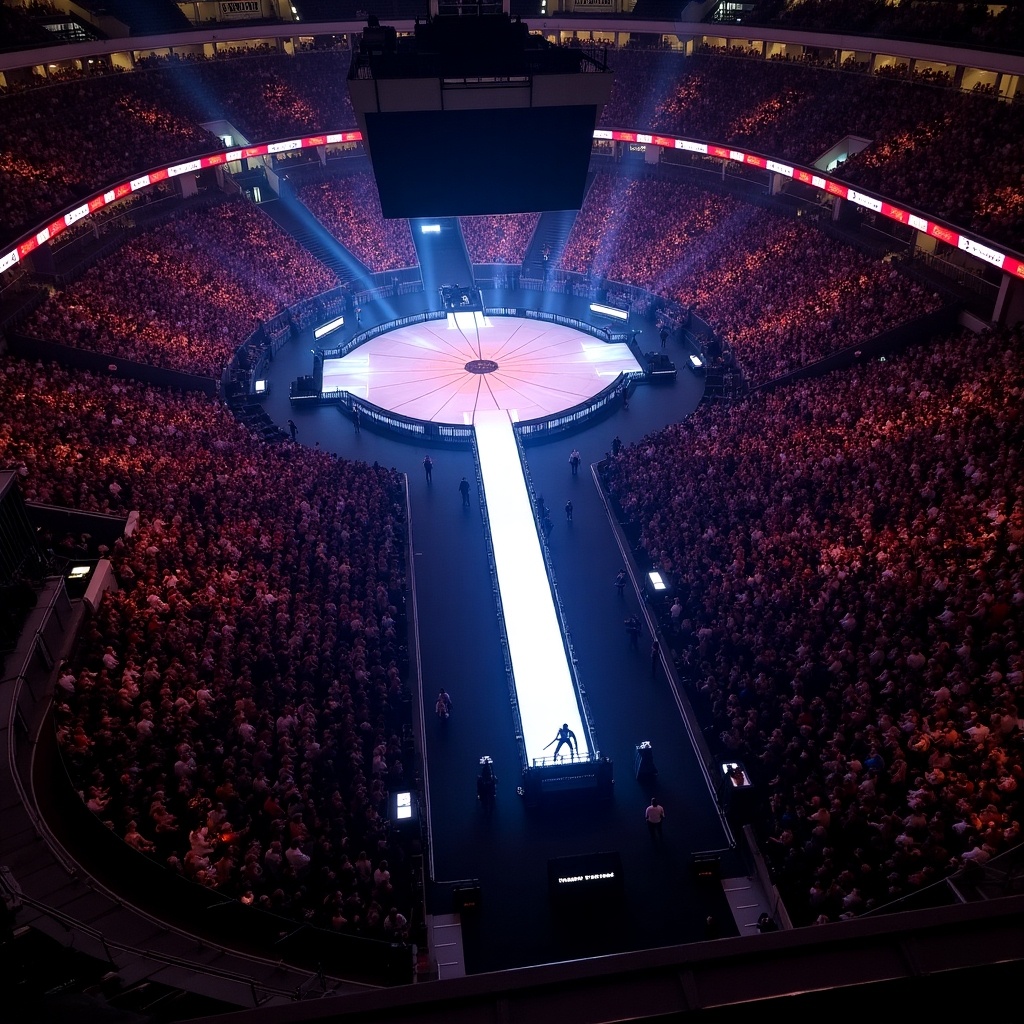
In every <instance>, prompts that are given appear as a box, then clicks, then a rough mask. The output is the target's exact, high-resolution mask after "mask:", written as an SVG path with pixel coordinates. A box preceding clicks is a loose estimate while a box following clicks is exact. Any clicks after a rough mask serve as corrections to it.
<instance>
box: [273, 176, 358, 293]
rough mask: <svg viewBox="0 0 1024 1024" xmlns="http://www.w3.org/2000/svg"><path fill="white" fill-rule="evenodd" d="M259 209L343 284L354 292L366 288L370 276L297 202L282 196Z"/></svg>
mask: <svg viewBox="0 0 1024 1024" xmlns="http://www.w3.org/2000/svg"><path fill="white" fill-rule="evenodd" d="M260 209H261V210H262V211H263V212H264V213H265V214H266V215H267V216H268V217H270V218H271V219H272V220H274V221H275V222H276V223H277V224H278V226H279V227H281V228H283V229H284V230H285V231H287V232H288V234H289V235H291V236H292V238H294V239H295V240H296V241H297V242H298V243H299V245H301V246H302V247H303V248H305V249H307V250H308V251H309V252H310V253H312V254H313V255H314V256H315V257H316V258H317V259H318V260H319V261H320V262H321V263H323V264H324V266H325V267H328V268H330V269H331V270H332V271H333V272H334V274H335V275H336V276H337V278H338V280H339V281H341V282H342V284H347V285H349V286H351V288H352V289H353V291H356V290H358V289H360V288H369V287H371V286H372V284H373V274H372V273H371V272H370V270H369V268H368V267H367V266H366V265H365V264H364V263H362V262H361V261H360V260H358V259H356V257H355V256H353V255H352V253H351V252H349V251H348V249H346V248H345V246H343V245H342V244H341V242H339V241H338V240H337V239H336V238H335V237H334V236H333V235H332V234H331V233H330V232H329V231H328V230H327V228H325V227H324V226H323V224H321V223H320V221H318V220H317V219H316V217H314V216H313V214H312V213H310V211H309V210H308V209H307V208H306V207H305V206H303V205H302V204H301V203H300V202H299V201H298V200H296V199H294V198H291V197H288V196H285V197H284V198H282V199H271V200H268V201H267V202H264V203H260Z"/></svg>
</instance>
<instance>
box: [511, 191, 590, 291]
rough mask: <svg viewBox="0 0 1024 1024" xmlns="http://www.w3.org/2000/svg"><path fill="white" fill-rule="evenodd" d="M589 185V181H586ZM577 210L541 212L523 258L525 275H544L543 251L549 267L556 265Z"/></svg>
mask: <svg viewBox="0 0 1024 1024" xmlns="http://www.w3.org/2000/svg"><path fill="white" fill-rule="evenodd" d="M588 187H589V183H588ZM578 213H579V210H554V211H552V212H550V213H543V214H541V218H540V221H539V222H538V224H537V230H536V231H534V233H533V239H532V241H531V242H530V248H529V249H527V251H526V258H525V259H524V260H523V275H524V276H525V277H533V278H538V277H543V276H544V264H545V260H544V252H545V250H546V251H547V253H548V259H547V264H548V266H550V267H554V266H557V264H558V261H559V260H560V259H561V258H562V252H563V250H564V249H565V243H566V242H567V241H568V240H569V232H570V231H571V230H572V226H573V224H575V223H576V215H577V214H578Z"/></svg>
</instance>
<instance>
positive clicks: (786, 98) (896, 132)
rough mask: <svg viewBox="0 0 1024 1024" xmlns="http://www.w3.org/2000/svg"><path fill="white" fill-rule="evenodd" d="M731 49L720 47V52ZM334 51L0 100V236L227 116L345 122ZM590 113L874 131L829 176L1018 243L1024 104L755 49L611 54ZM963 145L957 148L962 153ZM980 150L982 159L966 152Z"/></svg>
mask: <svg viewBox="0 0 1024 1024" xmlns="http://www.w3.org/2000/svg"><path fill="white" fill-rule="evenodd" d="M732 52H733V51H730V53H732ZM349 59H350V54H349V51H348V50H346V49H339V50H322V51H320V50H317V51H310V52H302V53H299V54H296V55H295V56H288V55H286V54H283V53H276V52H275V53H254V54H248V55H245V56H235V57H234V58H233V59H224V58H223V55H220V56H218V57H216V58H211V59H203V60H200V59H187V58H151V59H148V64H151V65H152V66H151V67H147V68H145V69H143V70H140V71H136V72H134V73H132V74H118V75H109V76H107V77H103V78H92V77H88V76H87V71H88V68H84V69H83V70H82V72H81V74H82V77H81V78H79V79H76V80H74V81H69V82H67V83H65V84H63V85H57V86H50V87H48V88H43V89H37V90H33V91H30V92H27V93H19V94H16V95H10V96H5V97H0V107H2V112H3V117H2V118H0V196H2V199H0V233H3V234H4V235H9V234H13V233H14V232H15V231H16V230H19V229H22V228H27V227H31V226H33V225H34V223H35V222H36V221H37V219H38V218H40V217H42V216H45V215H46V214H49V213H52V212H53V211H54V209H55V208H57V207H60V206H62V205H64V204H66V203H68V202H70V201H71V200H73V199H75V198H79V197H81V196H82V195H83V194H84V193H85V192H86V191H87V190H89V189H91V188H94V187H98V185H99V184H107V183H110V182H113V181H114V180H118V179H123V178H125V177H126V176H129V175H130V174H131V173H132V172H135V171H139V170H143V169H146V168H148V167H150V166H153V165H155V164H158V163H160V162H162V161H164V160H165V159H166V160H172V159H179V158H183V157H185V156H188V155H191V154H194V153H196V152H199V151H201V150H206V149H210V148H215V147H216V145H217V142H216V140H214V139H212V138H211V137H210V136H209V135H208V134H207V133H206V132H204V131H203V130H201V129H200V128H198V127H197V126H198V125H199V124H201V123H206V122H209V121H213V120H217V119H224V120H227V121H229V122H230V123H231V124H233V125H234V126H235V127H236V128H237V129H238V130H239V131H240V132H242V133H243V134H244V135H245V136H246V137H247V138H251V139H267V138H274V137H282V136H288V135H292V134H296V133H299V132H303V131H314V130H315V131H322V130H333V129H346V128H353V127H355V116H354V113H353V111H352V107H351V103H350V101H349V98H348V90H347V86H346V75H347V72H348V66H349ZM610 63H611V65H612V68H613V70H614V71H615V82H614V86H613V90H612V97H611V100H610V102H609V103H608V104H607V105H606V107H605V109H604V111H603V112H602V114H601V117H600V123H601V124H602V125H604V126H608V127H620V128H650V129H654V130H659V131H666V132H673V133H679V134H685V135H690V136H695V137H698V138H707V139H710V140H716V141H722V142H730V143H735V144H737V145H744V146H749V147H751V148H753V149H757V150H760V151H763V152H766V153H769V154H771V155H774V156H780V157H784V158H790V159H793V160H797V161H800V162H804V163H810V162H813V161H814V160H816V159H817V158H818V157H819V156H820V155H821V154H822V153H823V152H825V151H826V150H827V149H828V148H829V147H830V146H832V145H834V144H835V143H836V142H838V141H840V140H841V139H843V138H844V137H845V136H846V135H848V134H853V135H858V136H863V137H866V138H869V139H871V140H872V144H871V145H870V146H868V148H867V149H866V150H864V151H863V152H862V153H861V154H859V155H858V156H856V157H854V158H852V159H850V160H849V161H847V162H846V163H845V164H843V165H841V166H840V167H839V168H838V170H837V171H836V172H835V173H837V174H838V175H839V176H840V177H844V178H846V179H848V180H850V181H851V182H853V183H856V184H860V185H863V186H865V187H868V188H873V189H877V190H878V191H880V192H882V193H884V194H886V195H888V196H890V197H891V198H894V199H896V200H899V201H902V202H904V203H907V204H908V205H910V206H913V207H915V208H918V209H922V210H925V211H927V212H930V213H933V214H934V215H935V216H938V217H941V218H944V219H947V220H950V221H952V222H953V223H955V224H960V225H962V226H965V227H970V228H972V229H974V230H976V231H979V232H981V233H982V234H987V235H990V236H991V237H993V238H996V239H998V240H1002V241H1006V242H1007V243H1008V244H1011V245H1014V244H1016V245H1017V246H1018V247H1019V246H1020V244H1021V242H1020V239H1021V236H1022V233H1024V184H1022V182H1021V179H1020V172H1019V169H1020V166H1021V165H1022V163H1024V141H1021V140H1024V104H1020V103H1014V104H1008V103H1000V102H996V101H995V100H994V99H993V97H992V96H991V95H988V93H990V92H991V90H990V89H983V90H980V91H981V92H982V93H985V94H984V95H976V94H971V93H966V92H963V91H961V90H958V89H953V88H938V87H936V86H937V84H939V83H942V82H944V81H945V79H944V77H943V76H942V75H941V74H932V73H928V74H927V75H925V74H917V75H911V76H909V77H908V78H907V80H894V78H893V74H894V72H893V71H892V70H891V69H889V70H886V69H882V71H881V72H880V73H878V74H874V75H871V74H854V73H850V72H849V71H848V70H841V69H832V68H822V67H815V66H809V65H808V64H807V63H806V62H800V63H796V62H779V61H770V60H764V59H761V58H751V59H746V58H744V57H740V56H718V55H713V54H696V55H693V56H691V57H684V56H682V55H678V54H674V53H666V52H657V51H655V52H647V51H640V50H630V49H622V50H617V51H613V53H612V54H611V58H610ZM964 154H967V156H965V155H964ZM977 154H983V156H984V158H983V159H978V158H976V155H977Z"/></svg>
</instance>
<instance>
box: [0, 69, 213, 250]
mask: <svg viewBox="0 0 1024 1024" xmlns="http://www.w3.org/2000/svg"><path fill="white" fill-rule="evenodd" d="M216 148H218V143H217V142H216V140H215V139H213V137H212V136H211V135H210V134H209V133H208V132H206V131H205V130H203V129H202V128H200V127H199V126H198V124H197V123H196V120H195V119H194V118H192V117H190V116H189V111H188V110H182V108H181V105H180V103H179V101H178V99H177V97H176V95H175V93H174V91H173V89H170V88H169V83H167V82H166V81H165V80H163V79H160V78H158V77H155V76H149V75H118V76H113V77H109V78H97V79H90V80H87V81H81V82H78V81H76V82H70V83H67V84H65V85H56V86H51V87H50V88H47V89H39V90H35V91H33V92H27V93H19V94H17V95H13V96H7V97H3V98H0V237H3V238H4V239H10V238H11V237H13V236H14V235H15V234H16V233H17V232H18V231H21V230H24V229H28V228H31V227H34V226H35V224H36V223H37V222H38V221H39V220H40V219H41V218H43V217H45V216H48V215H50V214H55V213H57V212H58V211H59V210H60V209H61V208H62V207H63V206H66V205H67V204H69V203H71V202H72V201H73V200H75V199H82V198H84V197H85V196H87V195H91V194H92V193H94V192H95V191H97V190H98V189H100V188H102V187H103V186H105V185H112V184H114V183H115V182H117V181H121V180H124V179H125V178H127V177H128V176H129V175H130V174H132V173H133V172H135V171H140V170H146V169H148V168H150V167H153V166H156V165H157V164H161V163H170V162H172V161H175V160H180V159H183V158H185V157H187V156H190V155H192V154H195V153H201V152H208V151H209V150H212V149H216Z"/></svg>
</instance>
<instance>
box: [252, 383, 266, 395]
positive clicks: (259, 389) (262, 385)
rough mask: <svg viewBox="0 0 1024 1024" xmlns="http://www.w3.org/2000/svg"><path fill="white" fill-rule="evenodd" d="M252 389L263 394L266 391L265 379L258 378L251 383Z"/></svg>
mask: <svg viewBox="0 0 1024 1024" xmlns="http://www.w3.org/2000/svg"><path fill="white" fill-rule="evenodd" d="M253 391H255V392H256V394H257V395H265V394H266V393H267V382H266V381H265V380H258V381H256V383H255V384H253Z"/></svg>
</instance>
